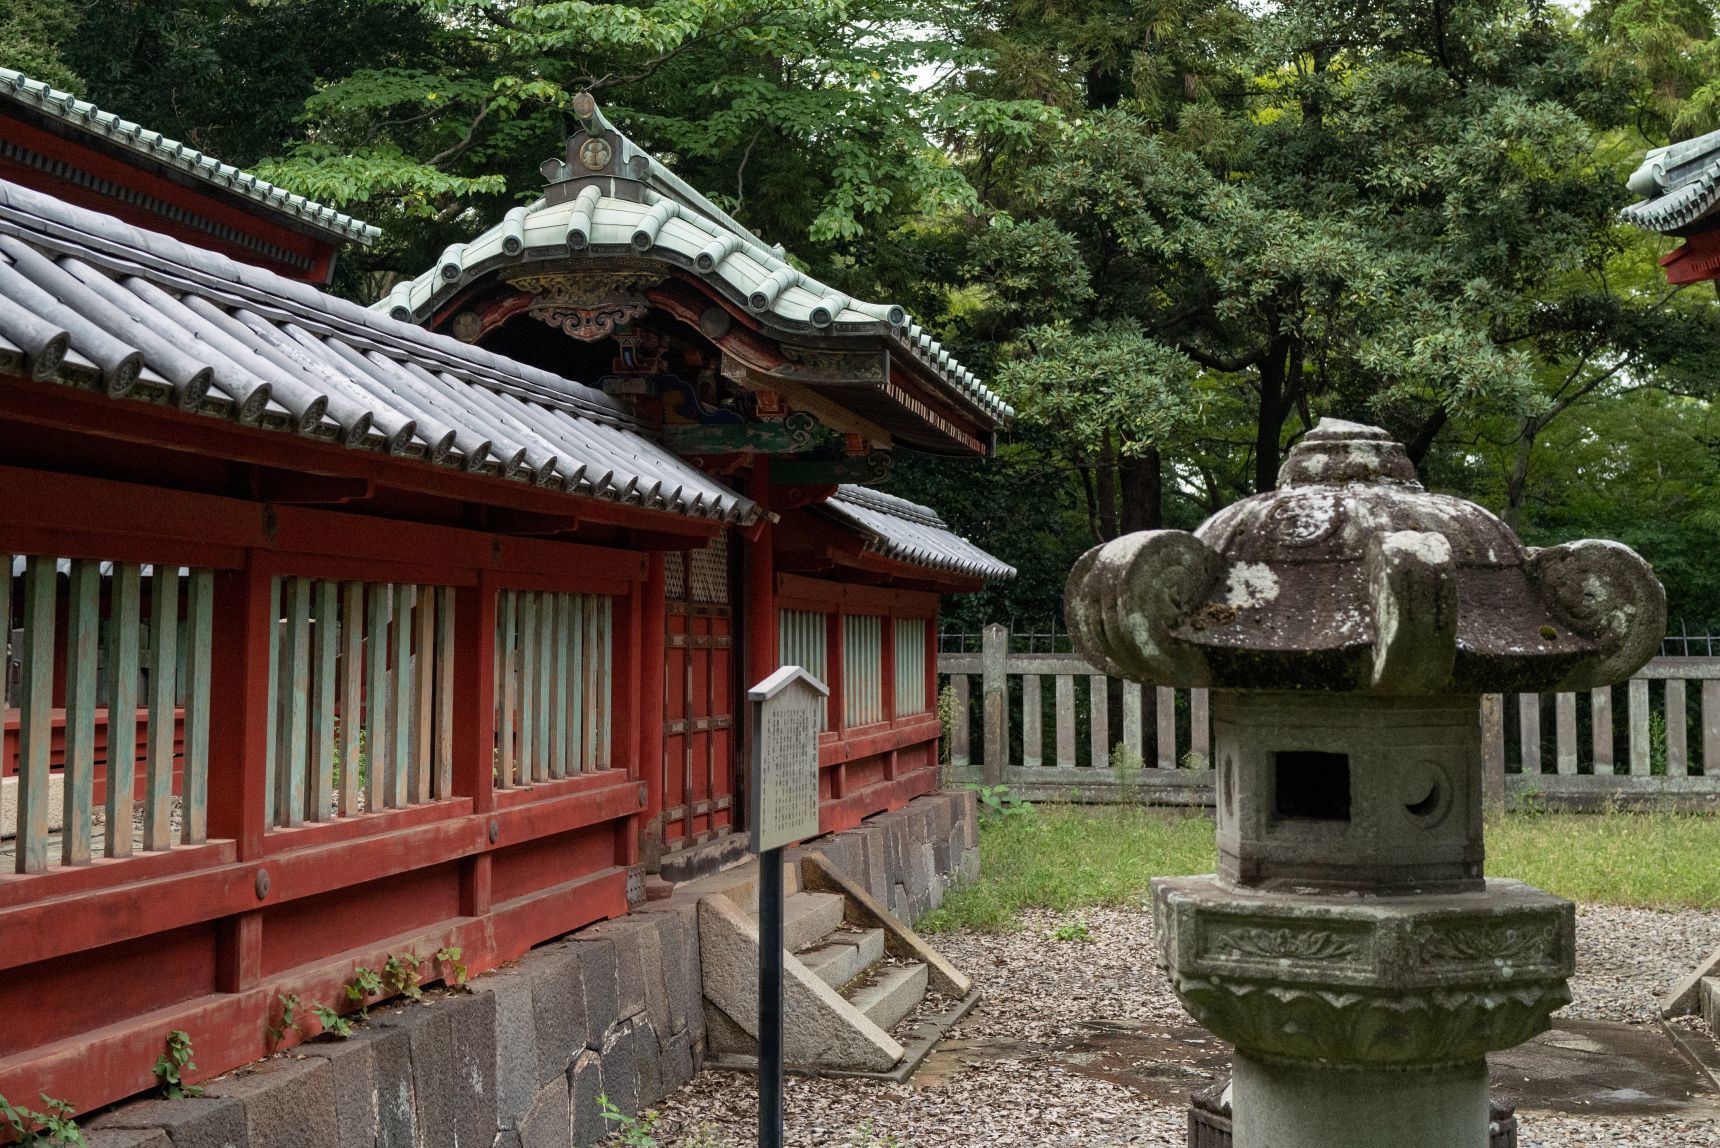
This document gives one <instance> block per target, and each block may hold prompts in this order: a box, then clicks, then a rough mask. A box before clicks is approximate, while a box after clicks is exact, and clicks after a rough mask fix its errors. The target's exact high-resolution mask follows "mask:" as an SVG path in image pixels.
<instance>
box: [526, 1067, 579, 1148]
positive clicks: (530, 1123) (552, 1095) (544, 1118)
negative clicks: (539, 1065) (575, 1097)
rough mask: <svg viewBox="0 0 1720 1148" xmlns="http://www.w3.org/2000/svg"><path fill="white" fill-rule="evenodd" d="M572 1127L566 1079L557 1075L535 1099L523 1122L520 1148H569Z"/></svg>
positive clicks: (538, 1092)
mask: <svg viewBox="0 0 1720 1148" xmlns="http://www.w3.org/2000/svg"><path fill="white" fill-rule="evenodd" d="M572 1124H573V1119H572V1113H571V1112H570V1110H569V1108H568V1094H567V1077H565V1076H558V1077H556V1078H555V1079H554V1080H552V1081H550V1082H549V1083H548V1084H546V1085H544V1086H543V1087H542V1088H540V1089H538V1090H537V1094H536V1095H535V1096H533V1097H532V1103H531V1107H530V1108H528V1109H527V1110H526V1115H525V1118H524V1119H523V1120H521V1121H520V1128H519V1137H520V1148H567V1140H568V1134H569V1129H570V1128H571V1127H572Z"/></svg>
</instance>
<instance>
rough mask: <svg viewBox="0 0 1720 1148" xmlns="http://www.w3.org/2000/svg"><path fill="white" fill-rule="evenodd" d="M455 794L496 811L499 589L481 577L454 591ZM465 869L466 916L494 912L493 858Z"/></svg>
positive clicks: (478, 859)
mask: <svg viewBox="0 0 1720 1148" xmlns="http://www.w3.org/2000/svg"><path fill="white" fill-rule="evenodd" d="M454 651H455V656H454V793H455V794H456V795H458V796H461V797H470V798H471V799H472V812H473V813H476V814H485V813H489V812H490V811H491V810H492V809H494V808H495V792H494V790H493V788H492V786H493V778H492V775H493V773H494V770H495V758H496V692H495V691H496V683H495V680H494V668H495V664H496V586H495V579H494V578H493V577H492V576H491V575H488V574H479V575H478V583H477V585H475V586H462V587H460V588H459V589H457V590H455V591H454ZM460 864H461V868H460V914H461V915H462V916H466V917H481V916H483V915H484V914H486V913H488V912H489V911H490V858H489V855H488V854H486V853H480V854H477V855H476V856H473V857H468V858H467V859H466V860H464V861H462V862H461V863H460Z"/></svg>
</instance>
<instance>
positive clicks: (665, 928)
mask: <svg viewBox="0 0 1720 1148" xmlns="http://www.w3.org/2000/svg"><path fill="white" fill-rule="evenodd" d="M659 904H660V905H661V908H655V911H653V912H651V913H649V914H648V919H649V920H650V922H651V924H652V925H653V926H654V927H655V928H656V930H657V948H658V951H659V953H660V954H661V958H662V970H663V990H664V996H665V998H666V1001H667V1003H668V1006H669V1011H668V1024H667V1025H662V1024H659V1025H657V1031H658V1032H660V1033H662V1034H664V1035H668V1034H669V1033H672V1032H683V1031H685V1030H686V1027H687V1014H688V1012H689V1010H690V1009H691V1008H692V1007H693V1006H694V1004H695V1003H696V1002H695V1001H693V1000H692V997H691V994H690V992H689V989H690V988H691V985H690V984H689V980H690V977H689V972H690V964H689V961H688V951H689V949H691V948H692V947H693V946H696V945H697V944H698V938H697V936H696V932H695V935H694V936H692V937H689V936H688V933H689V928H690V927H691V929H692V930H695V931H696V929H697V926H696V924H693V922H696V921H697V920H698V908H697V906H696V905H678V904H677V903H676V902H674V901H663V902H659ZM646 995H647V998H649V995H650V993H649V986H647V993H646ZM647 1003H649V1002H647ZM656 1019H661V1018H656Z"/></svg>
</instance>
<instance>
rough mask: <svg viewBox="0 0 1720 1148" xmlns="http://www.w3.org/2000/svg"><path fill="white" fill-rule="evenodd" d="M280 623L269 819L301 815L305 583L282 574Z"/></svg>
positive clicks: (306, 716)
mask: <svg viewBox="0 0 1720 1148" xmlns="http://www.w3.org/2000/svg"><path fill="white" fill-rule="evenodd" d="M281 591H282V593H281V603H282V607H283V608H284V609H285V611H286V627H285V629H283V630H282V631H281V643H280V667H281V668H280V673H279V675H278V676H277V677H276V679H275V680H276V682H277V683H279V685H278V687H277V693H276V705H277V713H276V718H275V731H276V738H277V742H276V746H275V818H276V820H275V824H277V825H301V824H303V823H304V820H305V773H306V764H307V763H308V761H309V760H310V755H309V745H310V692H311V650H310V636H311V634H310V629H311V583H310V579H308V578H288V579H286V581H285V584H284V585H283V586H282V587H281Z"/></svg>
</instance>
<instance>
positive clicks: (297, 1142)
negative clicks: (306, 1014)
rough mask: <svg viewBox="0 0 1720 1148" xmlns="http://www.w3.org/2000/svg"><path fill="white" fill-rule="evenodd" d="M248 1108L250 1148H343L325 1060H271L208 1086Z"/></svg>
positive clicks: (210, 1092) (215, 1093)
mask: <svg viewBox="0 0 1720 1148" xmlns="http://www.w3.org/2000/svg"><path fill="white" fill-rule="evenodd" d="M205 1094H206V1095H208V1096H211V1097H215V1098H217V1099H219V1098H222V1097H226V1098H230V1099H233V1100H237V1101H238V1102H239V1103H241V1104H243V1105H244V1106H245V1140H244V1143H245V1144H246V1145H247V1148H339V1144H340V1134H339V1131H338V1120H337V1118H336V1113H335V1091H334V1074H333V1073H332V1072H331V1071H330V1068H329V1062H328V1061H326V1060H324V1059H322V1058H321V1057H314V1056H312V1057H306V1058H304V1059H303V1060H289V1059H285V1058H281V1057H271V1058H270V1059H268V1060H264V1061H259V1062H258V1063H257V1064H256V1065H254V1066H253V1071H250V1072H246V1073H244V1074H243V1075H236V1076H228V1077H224V1078H223V1079H221V1080H217V1081H214V1082H212V1083H210V1084H209V1085H208V1086H207V1090H206V1093H205Z"/></svg>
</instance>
